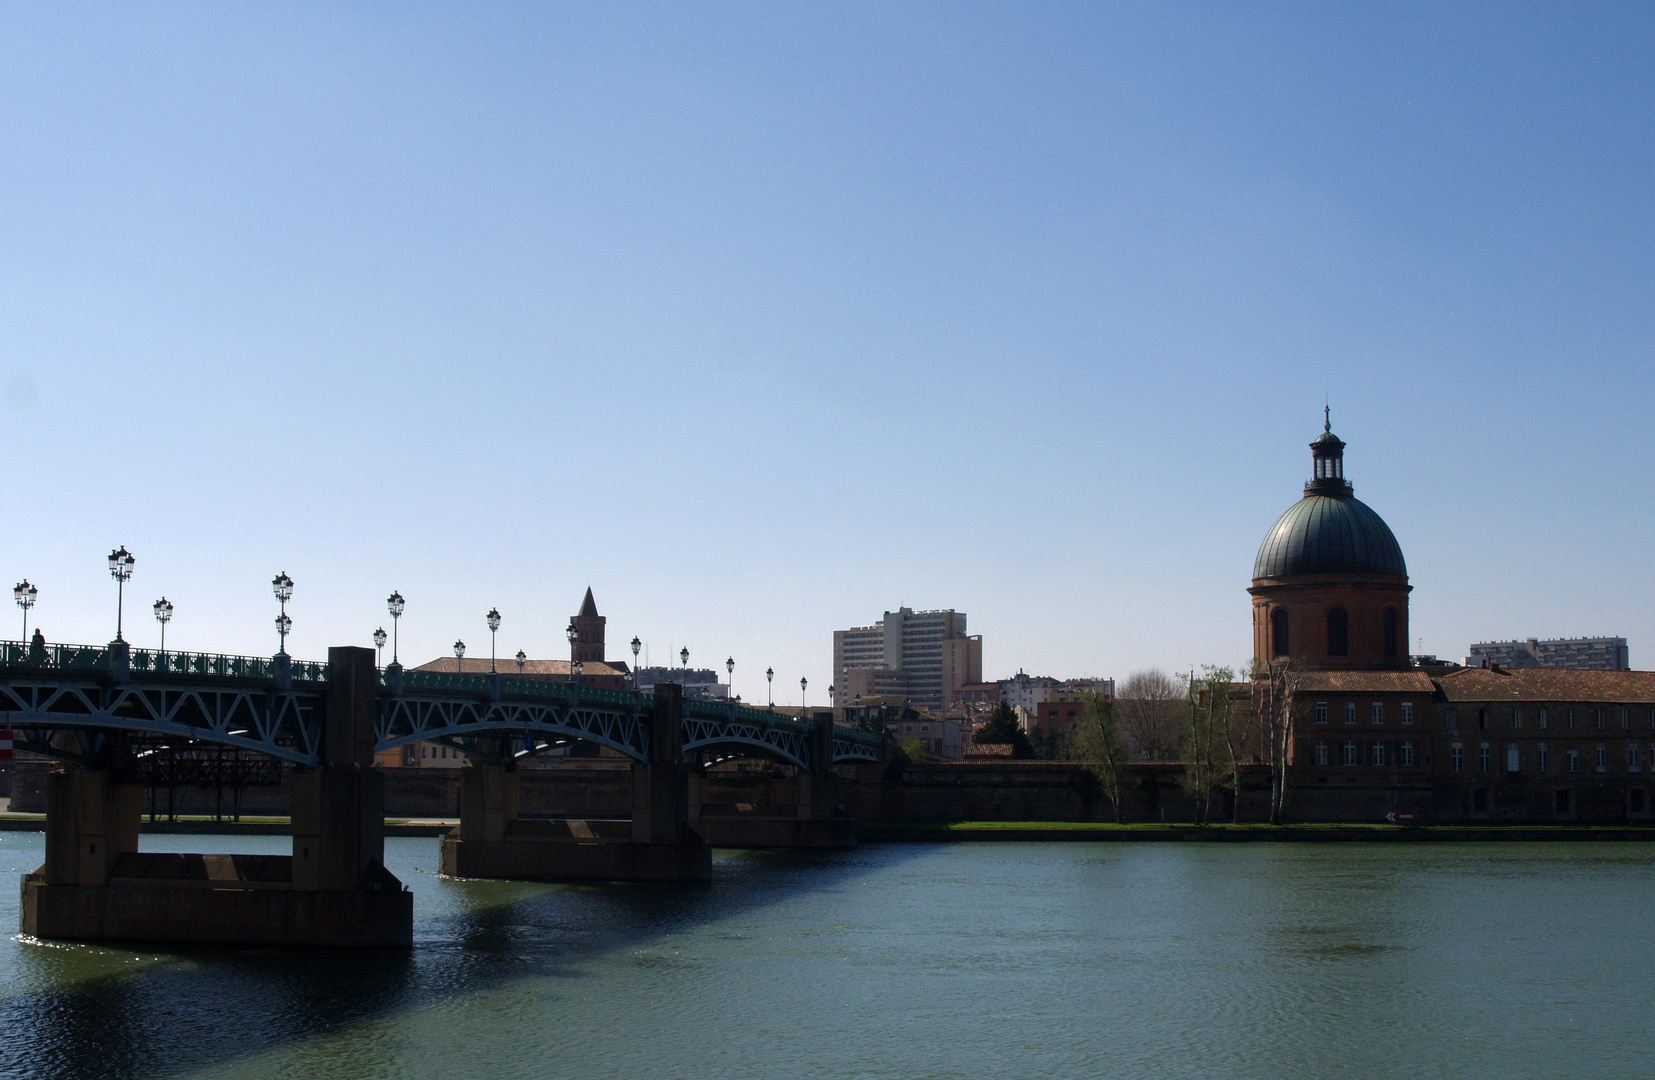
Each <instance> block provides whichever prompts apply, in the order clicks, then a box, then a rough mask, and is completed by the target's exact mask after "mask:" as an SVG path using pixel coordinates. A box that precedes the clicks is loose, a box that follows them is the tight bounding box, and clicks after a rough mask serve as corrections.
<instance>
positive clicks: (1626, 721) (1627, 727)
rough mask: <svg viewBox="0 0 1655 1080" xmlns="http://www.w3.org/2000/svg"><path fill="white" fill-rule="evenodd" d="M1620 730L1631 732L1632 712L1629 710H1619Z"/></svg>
mask: <svg viewBox="0 0 1655 1080" xmlns="http://www.w3.org/2000/svg"><path fill="white" fill-rule="evenodd" d="M1621 730H1622V731H1631V730H1632V710H1631V709H1622V710H1621Z"/></svg>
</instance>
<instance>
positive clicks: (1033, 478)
mask: <svg viewBox="0 0 1655 1080" xmlns="http://www.w3.org/2000/svg"><path fill="white" fill-rule="evenodd" d="M5 22H6V33H5V34H4V35H3V37H0V140H3V145H4V146H5V148H6V149H5V152H4V155H3V156H0V396H3V400H0V418H3V419H4V426H3V428H0V436H3V438H4V440H5V444H6V446H7V448H8V450H9V451H10V459H9V460H10V465H11V467H10V468H9V469H8V471H7V476H8V481H9V482H8V483H7V485H6V491H7V494H8V496H9V497H8V499H7V504H8V506H9V509H10V512H9V513H7V514H5V515H3V517H0V573H4V574H7V575H10V578H9V579H8V582H7V583H8V584H9V583H10V581H11V580H15V579H20V578H23V577H25V576H26V577H28V578H29V579H30V580H31V581H33V582H35V584H36V585H38V586H39V588H40V604H39V607H38V608H37V609H36V618H37V619H38V621H39V622H40V624H41V625H42V626H43V627H44V628H45V630H46V633H47V636H48V637H49V638H51V639H52V640H67V641H94V642H95V641H103V640H107V639H108V637H110V636H111V632H112V630H113V615H114V611H113V608H114V588H113V585H112V583H111V582H110V581H109V579H108V577H107V574H106V572H105V570H104V568H103V563H104V557H105V555H106V554H107V552H108V551H109V550H110V548H111V547H113V546H115V545H117V544H125V545H126V546H127V547H129V548H130V549H131V550H132V551H133V552H134V553H135V554H136V555H137V557H138V564H137V573H136V576H135V578H134V580H133V582H132V584H131V586H130V591H131V595H132V599H133V600H134V601H135V603H133V604H131V605H129V614H130V615H131V616H132V617H131V618H130V619H129V621H128V626H129V628H130V629H129V633H128V637H129V638H132V639H133V640H135V641H138V642H140V643H149V642H150V641H151V639H153V637H154V635H155V624H154V622H153V620H152V619H150V617H149V614H148V608H149V604H150V602H151V601H153V600H154V599H155V597H157V596H159V595H161V594H162V593H165V594H166V595H167V596H168V597H169V598H170V599H171V600H173V602H174V603H175V604H176V606H177V614H176V616H175V618H174V622H173V624H172V626H171V629H170V630H169V635H168V640H169V644H176V645H177V646H179V647H192V648H208V649H214V650H218V651H235V652H247V653H259V654H268V653H269V652H272V651H274V646H275V640H274V630H273V629H272V627H271V619H272V618H273V616H274V615H275V604H274V601H273V600H272V598H271V596H270V591H269V580H270V578H271V577H272V576H273V575H274V574H275V573H276V572H277V571H278V570H285V571H287V572H288V573H290V574H291V575H292V576H293V577H294V578H295V579H296V581H297V583H298V584H297V590H296V595H295V600H294V602H293V605H292V607H291V613H292V615H293V618H294V623H295V626H294V634H293V638H292V641H291V651H293V652H294V653H296V654H298V655H303V656H321V655H322V654H323V653H324V652H325V650H326V648H327V647H328V646H329V645H330V644H348V643H366V640H367V637H368V634H369V632H370V631H371V630H372V629H373V628H374V627H375V626H377V625H380V624H382V623H385V622H386V615H385V609H384V597H385V595H386V594H387V593H389V592H390V591H391V590H392V589H400V590H401V591H402V592H403V593H404V595H406V596H407V597H408V601H409V605H408V614H407V616H406V617H405V619H404V620H403V634H402V643H403V658H404V659H405V660H424V659H428V658H430V657H431V656H434V655H438V654H443V653H446V652H447V650H448V648H449V646H450V644H451V643H452V642H453V641H454V639H455V638H456V637H463V638H464V639H465V640H466V641H467V642H468V643H469V644H470V653H469V655H471V656H476V655H478V653H479V651H481V652H482V653H483V654H485V655H486V651H487V631H486V629H485V627H484V625H483V613H484V612H486V611H487V610H488V608H489V607H490V606H493V605H497V606H498V607H499V608H500V610H501V611H502V613H503V614H504V616H505V622H504V625H503V627H502V629H501V632H500V649H501V652H502V653H503V654H510V653H513V652H515V651H516V650H517V649H518V648H525V649H526V650H527V651H528V652H529V653H530V654H531V655H537V656H561V655H563V654H564V652H565V651H566V646H565V645H564V644H563V641H562V636H561V631H562V627H563V625H564V623H565V620H566V619H567V616H568V615H569V613H571V612H572V611H573V610H574V608H575V606H576V605H577V604H578V602H579V599H580V595H581V593H582V591H583V590H584V589H585V588H586V586H587V585H591V586H592V587H593V588H594V590H595V591H596V594H597V598H598V601H599V606H600V608H601V610H602V611H603V612H604V614H606V615H607V616H609V620H610V621H609V632H610V638H611V640H612V641H614V642H622V641H625V640H626V639H628V638H630V637H631V636H632V635H633V634H638V635H640V636H641V637H643V638H644V639H646V640H647V641H648V642H649V644H650V650H651V655H652V656H653V658H654V659H656V660H657V661H660V660H662V658H663V657H664V656H666V655H667V653H668V652H669V651H673V652H675V651H676V650H677V649H678V648H679V647H680V646H682V645H686V644H687V645H688V647H689V648H690V650H691V653H692V660H694V661H696V662H702V661H712V660H722V659H723V658H724V657H725V656H726V655H731V656H734V657H735V658H736V660H737V665H738V666H737V671H736V688H737V690H738V691H739V692H742V693H744V694H746V695H747V696H749V697H753V696H762V693H763V684H762V680H761V679H760V677H759V674H758V673H759V672H761V671H762V670H763V669H764V667H765V666H766V665H773V666H774V668H775V669H776V671H777V673H778V683H779V684H781V683H785V684H786V685H789V686H791V687H793V688H795V691H796V687H797V682H798V676H799V675H801V674H803V675H808V676H809V677H810V679H811V683H812V693H811V698H812V700H814V701H820V700H822V697H821V694H820V692H821V691H822V690H824V689H825V687H826V684H827V682H828V678H829V671H828V667H829V654H830V645H831V636H830V635H831V631H832V630H833V629H834V628H835V627H840V626H847V625H852V624H860V623H864V622H867V621H870V620H872V619H874V618H877V617H878V616H879V614H880V613H881V612H882V611H884V610H885V609H887V608H895V607H897V606H898V605H903V604H906V605H909V606H912V607H916V608H919V607H953V608H956V609H959V610H962V611H966V612H968V613H969V616H970V623H971V629H972V630H973V631H974V632H978V633H981V634H983V636H984V642H985V645H984V655H985V668H986V673H987V674H988V675H989V676H990V677H998V676H1002V675H1005V674H1009V673H1010V672H1013V671H1015V670H1016V669H1017V668H1019V667H1023V668H1027V669H1028V670H1030V671H1033V672H1038V673H1046V674H1053V675H1059V676H1068V675H1082V674H1092V675H1116V676H1123V675H1125V674H1127V673H1128V672H1130V671H1131V670H1133V669H1135V668H1138V667H1142V666H1146V665H1150V664H1158V665H1161V666H1164V667H1167V668H1178V667H1183V666H1188V665H1189V664H1191V663H1202V662H1227V663H1240V662H1243V661H1245V660H1246V658H1247V656H1248V653H1249V651H1250V644H1251V643H1250V630H1249V626H1250V623H1249V609H1248V597H1247V595H1246V592H1245V589H1246V586H1247V584H1248V581H1247V579H1248V577H1249V572H1250V569H1251V565H1252V559H1253V556H1254V553H1255V551H1256V549H1257V545H1258V543H1259V541H1260V539H1261V538H1262V537H1263V536H1264V533H1265V532H1266V530H1267V529H1268V528H1269V526H1270V524H1271V523H1272V522H1273V521H1274V520H1275V518H1276V516H1277V515H1278V514H1279V513H1280V512H1281V511H1282V510H1283V509H1285V508H1286V507H1287V506H1288V505H1289V504H1290V503H1291V502H1293V501H1294V499H1296V498H1297V497H1298V493H1299V487H1300V485H1301V484H1302V483H1303V482H1304V480H1305V479H1306V477H1307V475H1308V472H1309V454H1308V450H1307V449H1306V443H1308V441H1309V440H1310V439H1311V438H1312V437H1313V436H1314V435H1315V434H1317V432H1318V431H1319V429H1320V420H1321V408H1322V404H1323V400H1324V396H1325V397H1326V398H1327V399H1328V400H1330V401H1331V402H1332V407H1333V419H1334V428H1335V430H1336V431H1337V432H1338V433H1339V434H1340V435H1341V436H1342V437H1344V438H1345V439H1346V440H1347V442H1348V443H1349V444H1350V449H1349V451H1348V452H1347V471H1348V473H1349V475H1350V476H1351V478H1352V479H1353V481H1354V482H1355V485H1356V491H1357V495H1358V497H1359V498H1362V499H1363V500H1364V501H1366V502H1368V503H1369V505H1371V506H1373V507H1374V508H1375V509H1376V510H1378V511H1379V512H1380V513H1381V514H1382V515H1383V516H1384V517H1385V518H1386V520H1387V521H1389V522H1390V524H1391V527H1392V529H1393V530H1394V531H1395V532H1396V534H1397V536H1398V538H1399V539H1400V541H1401V543H1402V545H1403V549H1404V551H1405V553H1406V555H1407V558H1408V562H1409V571H1410V574H1411V576H1412V581H1413V583H1414V585H1415V591H1414V597H1413V629H1414V633H1415V635H1416V638H1418V639H1420V640H1416V642H1414V643H1413V644H1414V645H1415V647H1419V646H1421V645H1422V646H1423V648H1424V649H1425V650H1426V651H1431V652H1437V653H1441V654H1444V655H1451V656H1454V655H1460V654H1462V653H1463V651H1464V649H1465V647H1466V645H1467V644H1468V643H1469V642H1471V641H1473V640H1480V639H1484V638H1487V637H1510V636H1528V635H1538V636H1542V637H1545V636H1557V635H1574V634H1586V633H1616V634H1624V635H1626V636H1628V637H1629V638H1630V639H1631V644H1632V656H1633V662H1634V664H1635V665H1637V666H1641V667H1647V666H1649V665H1650V664H1651V662H1652V661H1651V660H1650V653H1649V652H1648V651H1647V650H1648V649H1649V648H1651V647H1652V646H1655V615H1652V614H1651V604H1650V599H1651V586H1652V585H1655V575H1652V572H1651V568H1650V560H1649V557H1648V555H1649V537H1650V535H1651V533H1652V527H1655V520H1652V517H1655V515H1652V512H1651V506H1652V500H1651V499H1650V495H1651V485H1652V478H1655V462H1652V460H1651V457H1652V452H1651V445H1652V440H1651V439H1650V437H1649V430H1650V427H1651V424H1650V404H1651V398H1652V394H1651V390H1652V387H1651V374H1650V359H1651V346H1652V343H1655V336H1652V334H1651V326H1650V319H1651V312H1652V310H1655V306H1652V303H1651V300H1652V285H1655V275H1652V269H1655V265H1652V256H1651V252H1652V251H1655V247H1652V244H1651V241H1652V239H1655V237H1652V235H1651V233H1652V228H1651V225H1652V218H1651V210H1650V191H1651V188H1650V183H1649V178H1650V177H1651V176H1652V175H1655V169H1652V165H1655V160H1652V158H1655V153H1652V149H1655V148H1652V139H1655V117H1652V115H1651V113H1652V111H1655V85H1652V82H1655V75H1652V73H1655V62H1652V61H1655V55H1652V53H1655V32H1652V24H1655V16H1652V14H1651V11H1650V9H1649V8H1648V7H1639V6H1634V5H1626V6H1604V5H1555V6H1528V5H1517V4H1511V5H1497V6H1496V5H1482V6H1474V7H1473V6H1448V5H1419V6H1405V5H1387V6H1383V7H1375V6H1372V5H1349V6H1343V5H1333V4H1313V5H1302V6H1292V5H1269V6H1251V7H1242V6H1239V5H1211V6H1203V5H1185V6H1172V5H1145V6H1129V5H1096V6H1056V5H1054V6H1036V5H1032V4H1019V5H1003V6H970V5H958V4H950V5H942V6H922V5H917V4H916V5H903V6H861V7H858V6H853V5H848V4H834V5H818V6H805V5H752V6H697V7H689V6H666V5H648V6H638V7H626V6H622V5H619V4H604V5H593V6H587V7H550V6H540V5H534V6H520V7H511V6H491V7H463V8H462V7H460V6H456V5H430V6H419V5H412V4H398V5H383V6H374V5H338V6H323V5H287V6H283V5H271V6H264V7H255V6H252V5H232V6H223V5H202V6H159V5H157V6H147V7H133V6H111V7H92V6H84V7H77V8H67V7H65V6H46V5H41V6H33V7H11V8H9V9H8V10H7V12H6V16H5ZM14 614H15V613H14ZM15 632H16V631H15V630H14V631H13V633H15ZM616 651H618V650H616ZM744 673H745V674H744ZM795 691H790V693H791V692H795Z"/></svg>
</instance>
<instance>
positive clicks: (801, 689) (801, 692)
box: [799, 675, 810, 720]
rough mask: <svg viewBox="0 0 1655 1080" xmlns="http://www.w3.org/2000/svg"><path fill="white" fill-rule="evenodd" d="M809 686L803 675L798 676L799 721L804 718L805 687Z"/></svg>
mask: <svg viewBox="0 0 1655 1080" xmlns="http://www.w3.org/2000/svg"><path fill="white" fill-rule="evenodd" d="M809 685H810V680H809V679H807V678H805V677H804V676H803V675H800V676H799V719H800V720H803V719H804V718H805V687H807V686H809Z"/></svg>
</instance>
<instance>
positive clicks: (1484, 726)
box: [1477, 709, 1488, 731]
mask: <svg viewBox="0 0 1655 1080" xmlns="http://www.w3.org/2000/svg"><path fill="white" fill-rule="evenodd" d="M1477 730H1478V731H1487V730H1488V710H1487V709H1478V710H1477Z"/></svg>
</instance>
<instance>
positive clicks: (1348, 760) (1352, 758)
mask: <svg viewBox="0 0 1655 1080" xmlns="http://www.w3.org/2000/svg"><path fill="white" fill-rule="evenodd" d="M1345 764H1346V766H1350V767H1354V766H1355V765H1356V744H1355V743H1353V742H1348V743H1346V744H1345Z"/></svg>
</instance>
